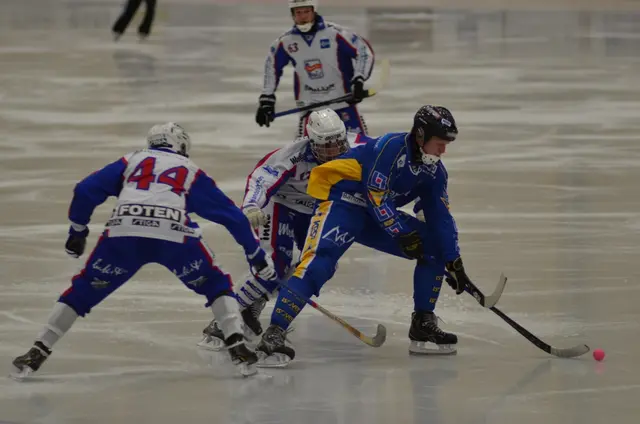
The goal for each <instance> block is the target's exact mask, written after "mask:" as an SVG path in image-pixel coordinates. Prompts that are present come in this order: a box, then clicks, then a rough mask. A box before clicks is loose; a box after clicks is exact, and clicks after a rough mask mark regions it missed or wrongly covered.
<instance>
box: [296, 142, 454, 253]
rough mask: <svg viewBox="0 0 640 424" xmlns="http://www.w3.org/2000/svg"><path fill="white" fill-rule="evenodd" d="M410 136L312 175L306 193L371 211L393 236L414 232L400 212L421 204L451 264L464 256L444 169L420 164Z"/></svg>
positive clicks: (356, 152) (369, 147) (361, 149)
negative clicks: (411, 204)
mask: <svg viewBox="0 0 640 424" xmlns="http://www.w3.org/2000/svg"><path fill="white" fill-rule="evenodd" d="M408 137H409V134H408V133H389V134H385V135H383V136H381V137H379V138H371V137H365V136H361V137H360V138H361V140H360V141H366V143H365V144H362V145H360V146H358V147H353V148H351V150H349V152H347V153H345V154H344V155H342V156H340V157H339V158H338V159H334V160H332V161H330V162H327V163H324V164H322V165H320V166H318V167H316V168H314V169H313V170H312V171H311V176H310V178H309V186H308V189H307V193H308V194H309V195H311V196H312V197H314V198H316V199H319V200H333V201H339V202H347V203H351V204H356V205H359V206H362V207H364V208H367V209H368V211H369V212H370V213H371V214H372V215H373V216H374V217H375V220H376V222H378V224H379V225H380V226H381V227H382V228H383V229H384V230H385V231H386V232H387V233H388V234H390V235H391V236H393V237H398V236H401V235H403V234H407V233H409V232H411V231H412V230H413V228H412V227H411V225H409V222H408V217H407V215H406V214H403V213H401V212H399V211H398V208H399V207H401V206H404V205H406V204H408V203H409V202H412V201H414V200H417V199H419V200H420V205H421V207H422V209H423V211H424V215H425V220H426V222H427V224H428V225H429V226H430V228H431V230H432V231H434V232H435V235H436V237H437V238H438V241H439V245H440V247H441V249H442V254H443V256H444V258H445V259H446V260H447V261H450V260H453V259H455V258H457V257H458V256H460V250H459V246H458V230H457V228H456V224H455V220H454V219H453V216H452V215H451V213H450V211H449V198H448V195H447V180H448V175H447V171H446V169H445V167H444V165H443V164H442V162H438V164H437V165H432V166H426V165H423V164H415V161H414V160H413V158H412V156H411V155H412V153H411V149H410V148H409V145H408V142H409V140H408Z"/></svg>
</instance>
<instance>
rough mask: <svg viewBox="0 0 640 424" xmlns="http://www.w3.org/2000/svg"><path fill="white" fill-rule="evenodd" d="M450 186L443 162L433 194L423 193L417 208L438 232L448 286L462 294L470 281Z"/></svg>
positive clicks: (439, 167) (437, 174)
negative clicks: (449, 189) (453, 209)
mask: <svg viewBox="0 0 640 424" xmlns="http://www.w3.org/2000/svg"><path fill="white" fill-rule="evenodd" d="M447 183H448V175H447V171H446V169H445V167H444V165H443V164H442V163H440V164H438V171H437V173H436V179H435V180H434V181H433V185H432V186H431V190H430V192H428V193H425V194H423V195H422V194H421V196H420V203H419V205H416V207H419V208H421V209H422V212H423V214H424V218H425V221H426V222H427V223H429V226H430V228H431V229H432V230H433V231H435V235H436V238H437V240H438V242H439V245H440V252H441V254H442V256H443V258H444V260H445V262H446V270H447V274H448V275H447V277H448V278H447V283H448V284H449V285H450V286H451V287H452V288H453V289H454V290H455V291H456V294H461V293H462V292H464V290H465V288H466V287H467V284H468V283H470V282H471V280H470V279H469V276H467V273H466V270H465V269H464V265H463V263H462V257H461V256H460V246H459V244H458V228H457V226H456V222H455V219H454V218H453V215H452V214H451V211H450V208H449V195H448V194H447Z"/></svg>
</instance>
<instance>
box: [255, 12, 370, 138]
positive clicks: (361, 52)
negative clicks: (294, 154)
mask: <svg viewBox="0 0 640 424" xmlns="http://www.w3.org/2000/svg"><path fill="white" fill-rule="evenodd" d="M317 3H318V2H317V0H289V10H290V11H291V17H292V18H293V21H294V26H293V28H291V29H290V30H289V31H287V32H285V33H284V34H282V35H281V36H280V37H279V38H278V39H277V40H276V41H274V43H273V44H272V45H271V51H270V52H269V55H268V56H267V59H266V62H265V65H264V72H265V74H264V85H263V88H262V95H261V96H260V99H259V102H260V106H259V107H258V111H257V112H256V122H257V123H258V125H260V126H263V125H266V126H267V127H268V126H269V124H270V123H271V121H273V119H274V117H273V115H274V112H275V106H276V96H275V92H276V89H277V88H278V84H279V82H280V77H281V76H282V70H283V68H284V67H285V66H286V65H287V64H289V63H290V64H291V65H292V66H293V67H294V81H293V91H294V96H295V99H296V102H297V103H298V104H304V105H309V104H313V103H318V102H322V101H326V100H332V99H335V98H338V97H342V96H344V95H345V94H349V93H353V101H352V102H350V103H349V104H348V103H337V104H334V105H332V106H331V108H332V109H333V110H335V111H336V112H337V113H338V116H340V118H341V119H342V120H343V121H344V122H345V125H346V127H347V131H349V132H361V133H363V134H366V133H367V127H366V124H365V122H364V119H363V118H362V116H361V115H360V112H358V108H357V107H356V106H355V104H356V103H359V102H361V101H362V99H363V98H364V95H365V89H364V82H365V81H366V80H368V79H369V77H370V76H371V72H372V71H373V63H374V53H373V50H372V49H371V46H370V45H369V43H368V42H367V40H365V39H364V38H363V37H360V36H359V35H357V34H355V33H353V32H350V31H348V30H346V29H344V28H342V27H340V26H338V25H336V24H334V23H331V22H325V20H324V19H323V18H322V16H320V15H318V14H317V12H316V11H317V9H318V7H317ZM309 113H310V112H306V113H303V114H302V115H301V116H300V119H299V124H298V137H302V136H303V135H307V133H306V131H305V130H306V128H307V126H306V125H307V121H308V120H309Z"/></svg>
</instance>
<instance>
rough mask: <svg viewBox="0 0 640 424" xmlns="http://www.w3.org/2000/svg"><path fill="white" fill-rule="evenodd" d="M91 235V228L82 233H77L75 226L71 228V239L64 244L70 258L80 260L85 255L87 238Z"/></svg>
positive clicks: (85, 228)
mask: <svg viewBox="0 0 640 424" xmlns="http://www.w3.org/2000/svg"><path fill="white" fill-rule="evenodd" d="M88 235H89V228H87V227H84V229H83V230H82V231H77V230H76V229H74V228H73V226H71V227H69V237H68V238H67V242H66V243H65V244H64V250H66V252H67V254H68V255H69V256H72V257H74V258H79V257H80V256H82V254H83V253H84V248H85V247H86V245H87V236H88Z"/></svg>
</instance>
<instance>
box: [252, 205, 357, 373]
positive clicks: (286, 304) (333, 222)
mask: <svg viewBox="0 0 640 424" xmlns="http://www.w3.org/2000/svg"><path fill="white" fill-rule="evenodd" d="M363 213H366V212H365V211H364V209H362V208H359V207H356V206H351V205H347V204H343V203H340V202H331V201H326V202H322V203H320V204H319V205H318V207H317V208H316V210H315V213H314V215H313V217H312V218H311V225H310V226H309V231H308V233H307V238H306V242H305V245H304V248H303V251H302V257H301V261H300V264H299V265H298V266H297V267H296V270H295V271H294V273H293V276H292V277H291V278H290V279H289V280H288V281H287V285H288V286H290V287H291V288H292V289H293V290H295V291H296V292H297V293H299V294H301V295H302V296H305V297H307V298H309V297H311V296H313V295H316V296H318V295H319V293H320V289H321V288H322V286H323V285H324V284H325V283H326V282H327V281H328V280H329V279H331V277H332V276H333V274H334V272H335V269H336V264H337V263H338V260H339V259H340V257H341V256H342V255H343V254H344V252H346V251H347V249H348V248H349V246H351V244H353V242H354V240H355V238H356V237H357V236H358V234H359V233H360V232H362V229H363V228H364V227H363V221H362V220H361V219H360V215H361V214H363ZM304 306H305V301H304V300H302V299H300V298H299V297H298V296H296V295H295V294H293V293H292V292H291V291H290V290H288V289H286V288H281V289H280V292H279V294H278V300H277V301H276V304H275V306H274V309H273V313H272V315H271V323H270V324H271V325H270V326H269V328H268V329H267V331H266V332H265V333H264V334H263V336H262V340H261V341H260V343H259V344H258V346H257V348H256V350H258V352H259V353H260V354H261V356H262V357H263V361H262V363H261V365H262V366H286V365H287V364H288V363H289V362H290V361H291V360H292V359H293V358H294V356H295V352H294V350H293V349H292V348H291V347H289V346H287V345H286V344H285V334H286V331H287V329H288V328H289V325H290V324H291V322H292V321H293V320H294V319H295V317H296V316H297V315H298V314H299V313H300V311H301V310H302V308H304Z"/></svg>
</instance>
